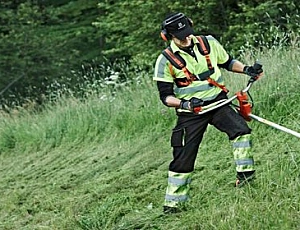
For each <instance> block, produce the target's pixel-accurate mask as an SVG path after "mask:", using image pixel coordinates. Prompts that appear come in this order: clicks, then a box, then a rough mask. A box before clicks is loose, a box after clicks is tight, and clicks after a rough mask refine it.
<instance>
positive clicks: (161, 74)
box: [156, 56, 167, 78]
mask: <svg viewBox="0 0 300 230" xmlns="http://www.w3.org/2000/svg"><path fill="white" fill-rule="evenodd" d="M166 62H167V59H166V57H165V56H161V59H160V61H159V63H158V65H157V66H156V67H157V77H159V78H164V75H165V67H166Z"/></svg>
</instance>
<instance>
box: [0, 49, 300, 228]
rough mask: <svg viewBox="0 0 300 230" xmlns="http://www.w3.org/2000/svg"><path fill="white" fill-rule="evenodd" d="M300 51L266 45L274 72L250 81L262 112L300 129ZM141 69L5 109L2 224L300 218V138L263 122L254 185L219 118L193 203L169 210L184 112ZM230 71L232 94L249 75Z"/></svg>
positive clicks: (0, 129) (0, 137)
mask: <svg viewBox="0 0 300 230" xmlns="http://www.w3.org/2000/svg"><path fill="white" fill-rule="evenodd" d="M296 52H299V50H289V51H284V52H280V53H279V52H276V51H274V50H271V51H265V52H263V53H260V54H258V56H259V58H260V59H261V61H262V62H263V64H264V66H265V76H264V78H263V79H261V80H260V81H258V82H257V83H255V85H254V86H253V88H252V90H251V92H252V96H253V98H254V100H255V102H256V103H255V107H254V109H253V113H254V114H256V115H258V116H262V117H264V118H266V119H269V120H271V121H274V122H276V123H280V124H281V125H284V126H286V127H288V128H291V129H293V130H295V131H300V125H299V116H300V115H299V114H300V112H299V111H300V105H299V104H298V103H297V101H299V95H298V89H297V88H298V87H297V84H298V81H299V66H298V65H299V55H296ZM247 61H248V62H249V63H251V60H250V59H247ZM143 77H144V80H142V84H137V85H135V86H134V87H124V88H123V89H122V90H120V91H118V92H117V94H116V95H115V96H114V97H103V95H99V96H96V95H94V96H91V97H90V98H89V99H87V100H84V101H80V100H76V99H62V100H61V101H60V103H57V104H55V105H48V106H46V108H45V109H44V110H43V111H40V112H34V111H30V110H23V109H19V110H16V111H13V112H12V113H11V114H10V115H8V114H2V115H1V116H2V117H1V121H0V175H1V177H0V193H1V197H0V229H4V230H8V229H13V230H15V229H18V230H40V229H51V230H53V229H59V230H60V229H70V230H75V229H78V230H80V229H85V230H93V229H95V230H96V229H101V230H102V229H108V230H125V229H126V230H133V229H160V230H170V229H174V230H177V229H180V230H181V229H183V230H185V229H186V230H197V229H201V230H202V229H205V230H206V229H208V230H210V229H212V230H213V229H216V230H222V229H224V230H227V229H228V230H232V229H237V230H238V229H241V230H243V229H253V230H256V229H257V230H262V229H274V230H275V229H276V230H277V229H278V230H296V229H299V228H300V200H299V189H300V177H299V164H300V157H299V148H300V144H299V139H297V138H296V137H293V136H291V135H289V134H286V133H284V132H281V131H278V130H275V129H273V128H271V127H268V126H266V125H264V124H261V123H258V122H255V121H252V122H250V123H249V125H250V126H251V128H252V129H253V142H254V146H253V151H254V152H255V160H256V167H257V172H258V173H257V179H256V181H255V184H253V186H251V187H250V186H246V187H244V188H242V189H236V188H234V187H233V183H234V179H235V178H234V176H235V172H234V165H233V159H232V155H231V144H230V142H229V141H228V139H227V137H226V136H225V134H223V133H220V132H218V131H217V130H215V129H214V128H213V127H209V129H208V131H207V133H206V135H205V137H204V140H203V142H202V145H201V147H200V150H199V155H198V158H197V162H196V168H195V172H194V174H193V181H192V190H191V200H190V201H189V202H188V205H187V207H188V209H187V211H186V212H183V213H181V214H178V215H170V216H165V215H163V214H162V204H163V199H164V193H165V188H166V182H167V170H168V164H169V162H170V160H171V159H172V156H171V148H170V145H169V138H170V133H171V129H172V127H173V126H174V122H175V120H176V116H175V114H174V111H173V110H172V109H169V108H166V107H164V106H163V105H162V104H161V103H160V101H159V99H158V94H157V91H156V86H155V84H154V83H153V82H152V81H151V76H148V75H144V76H143ZM225 77H226V79H227V86H228V88H229V89H231V94H232V93H234V92H235V91H236V90H238V89H240V88H242V87H243V85H244V83H245V79H246V78H245V77H244V76H240V75H237V74H231V73H225ZM237 79H239V80H237ZM106 93H107V92H103V94H106ZM102 98H106V99H105V100H103V99H102Z"/></svg>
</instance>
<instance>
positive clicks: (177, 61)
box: [162, 46, 191, 81]
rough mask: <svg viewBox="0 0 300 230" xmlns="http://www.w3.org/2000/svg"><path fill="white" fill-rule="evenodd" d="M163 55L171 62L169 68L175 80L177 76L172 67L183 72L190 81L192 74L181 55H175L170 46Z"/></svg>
mask: <svg viewBox="0 0 300 230" xmlns="http://www.w3.org/2000/svg"><path fill="white" fill-rule="evenodd" d="M162 54H163V55H164V56H165V57H166V58H167V59H168V60H169V61H170V64H171V65H169V68H170V72H171V74H172V76H173V77H174V78H175V74H174V72H173V71H172V66H174V67H175V68H177V69H180V70H183V72H184V74H185V76H186V78H187V79H188V80H189V81H190V79H191V73H190V72H189V70H188V69H187V68H186V62H185V60H184V59H183V58H182V57H180V55H176V54H174V53H173V51H172V49H171V47H170V46H169V47H167V48H166V49H164V50H163V51H162Z"/></svg>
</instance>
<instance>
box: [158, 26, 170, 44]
mask: <svg viewBox="0 0 300 230" xmlns="http://www.w3.org/2000/svg"><path fill="white" fill-rule="evenodd" d="M160 36H161V38H162V39H163V40H164V41H165V42H167V41H168V40H170V39H171V37H170V35H169V34H168V32H167V30H166V29H162V30H161V32H160Z"/></svg>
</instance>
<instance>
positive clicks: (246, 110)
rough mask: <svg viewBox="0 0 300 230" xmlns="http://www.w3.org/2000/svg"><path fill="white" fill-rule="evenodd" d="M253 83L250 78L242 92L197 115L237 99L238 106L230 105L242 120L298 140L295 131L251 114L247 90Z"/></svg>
mask: <svg viewBox="0 0 300 230" xmlns="http://www.w3.org/2000/svg"><path fill="white" fill-rule="evenodd" d="M255 66H256V67H257V68H258V67H259V68H260V67H261V65H260V64H259V63H258V62H256V63H255V64H254V67H255ZM253 83H254V80H253V78H250V79H249V81H248V83H247V86H246V87H245V88H244V89H243V90H241V91H239V92H237V93H235V95H234V96H232V97H230V98H228V99H224V100H220V101H218V102H215V103H213V104H211V105H208V106H204V107H202V110H201V111H200V112H198V114H199V115H201V114H204V113H207V112H210V111H212V110H215V109H217V108H220V107H222V106H224V105H227V104H229V103H231V102H232V101H234V100H236V99H237V100H238V103H239V104H238V105H235V104H232V105H233V106H234V107H236V109H237V111H238V112H239V113H240V114H241V115H242V116H243V117H244V119H245V120H246V121H251V119H253V120H256V121H258V122H261V123H263V124H266V125H268V126H271V127H273V128H275V129H278V130H281V131H283V132H286V133H288V134H291V135H293V136H295V137H298V138H300V133H298V132H296V131H293V130H291V129H288V128H286V127H283V126H281V125H278V124H276V123H274V122H272V121H269V120H266V119H264V118H261V117H259V116H256V115H254V114H252V113H251V112H252V107H253V100H252V97H251V95H250V93H249V90H250V88H251V87H252V85H253ZM249 98H250V100H251V102H249Z"/></svg>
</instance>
